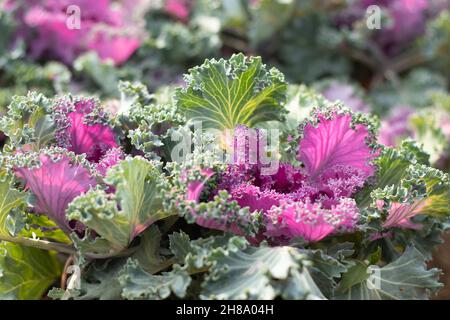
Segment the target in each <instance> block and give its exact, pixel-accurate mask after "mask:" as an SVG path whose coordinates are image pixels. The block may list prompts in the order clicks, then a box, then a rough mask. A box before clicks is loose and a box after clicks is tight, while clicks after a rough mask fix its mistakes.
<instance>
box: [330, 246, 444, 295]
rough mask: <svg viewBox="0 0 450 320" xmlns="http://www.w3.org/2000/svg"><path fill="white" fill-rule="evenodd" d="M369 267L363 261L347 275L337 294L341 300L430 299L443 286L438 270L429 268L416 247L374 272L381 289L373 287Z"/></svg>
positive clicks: (410, 248) (373, 274)
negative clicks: (369, 284) (368, 281)
mask: <svg viewBox="0 0 450 320" xmlns="http://www.w3.org/2000/svg"><path fill="white" fill-rule="evenodd" d="M367 270H368V266H366V265H365V264H364V263H362V262H359V263H358V264H357V265H355V266H354V267H353V268H351V269H350V270H349V271H348V272H347V273H346V274H344V276H343V277H342V281H341V283H340V286H339V288H338V291H337V295H336V298H337V299H351V300H355V299H356V300H381V299H394V300H403V299H427V298H428V297H429V296H430V293H431V292H435V291H436V290H437V289H439V288H440V287H442V284H441V283H439V282H438V278H439V273H440V271H439V270H438V269H430V270H427V269H426V264H425V259H424V256H423V255H422V254H421V253H420V252H419V251H418V250H417V249H415V248H414V247H409V248H407V249H406V251H405V252H404V253H403V255H401V256H400V257H399V258H398V259H397V260H395V261H393V262H391V263H389V264H388V265H386V266H384V267H382V268H380V269H379V273H378V274H377V273H372V274H371V276H372V277H373V278H371V280H372V279H373V280H374V281H373V282H374V283H376V282H377V280H378V281H379V284H380V286H379V287H378V288H376V287H375V288H373V289H371V288H369V287H368V284H367V281H366V280H367V279H368V278H369V276H370V274H369V273H368V271H367Z"/></svg>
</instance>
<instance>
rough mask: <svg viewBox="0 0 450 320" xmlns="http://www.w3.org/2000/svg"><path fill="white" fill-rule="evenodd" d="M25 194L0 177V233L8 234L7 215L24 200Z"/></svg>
mask: <svg viewBox="0 0 450 320" xmlns="http://www.w3.org/2000/svg"><path fill="white" fill-rule="evenodd" d="M25 198H26V194H25V193H22V192H19V191H18V190H14V189H11V186H10V182H9V181H7V180H6V179H5V180H1V179H0V235H3V236H9V235H10V234H9V232H8V228H7V224H6V223H7V217H8V215H9V213H10V211H11V210H12V209H14V208H16V207H18V206H20V205H22V204H23V203H24V201H25Z"/></svg>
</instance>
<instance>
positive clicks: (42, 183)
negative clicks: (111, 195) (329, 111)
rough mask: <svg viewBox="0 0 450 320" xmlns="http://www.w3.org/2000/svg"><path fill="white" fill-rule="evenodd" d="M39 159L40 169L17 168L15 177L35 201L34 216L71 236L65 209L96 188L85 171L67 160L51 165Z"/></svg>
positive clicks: (42, 157) (62, 159)
mask: <svg viewBox="0 0 450 320" xmlns="http://www.w3.org/2000/svg"><path fill="white" fill-rule="evenodd" d="M39 159H40V161H41V166H40V167H39V168H33V169H29V168H16V169H15V171H16V174H17V176H18V177H19V178H21V179H23V180H24V182H25V187H26V188H27V189H30V190H31V191H32V192H33V194H34V196H35V197H36V204H35V210H36V212H37V213H42V214H45V215H47V216H48V217H49V218H50V219H51V220H53V221H55V222H56V223H57V224H58V226H59V227H60V228H61V229H62V230H63V231H65V232H66V233H71V232H72V228H71V226H70V225H69V221H67V219H66V209H67V207H68V205H69V203H70V202H72V200H73V199H75V197H77V196H79V195H80V194H82V193H84V192H86V191H88V190H89V189H90V188H91V187H93V186H95V185H96V181H95V179H93V178H92V177H91V175H90V173H89V171H88V170H87V169H86V168H84V167H82V166H81V165H73V164H71V162H70V160H69V158H67V157H62V158H61V159H60V160H57V161H54V160H52V159H51V158H50V157H49V156H47V155H41V156H40V157H39Z"/></svg>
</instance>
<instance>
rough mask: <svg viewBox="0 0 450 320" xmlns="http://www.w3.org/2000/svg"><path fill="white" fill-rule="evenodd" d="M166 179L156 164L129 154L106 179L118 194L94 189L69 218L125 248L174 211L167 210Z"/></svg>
mask: <svg viewBox="0 0 450 320" xmlns="http://www.w3.org/2000/svg"><path fill="white" fill-rule="evenodd" d="M165 179H166V178H165V177H164V174H163V173H161V172H160V170H159V168H158V167H157V166H156V164H155V163H153V162H150V161H147V160H146V159H144V158H142V157H134V158H131V157H129V158H127V159H125V160H123V161H121V162H120V163H119V164H118V165H116V166H115V167H113V168H111V169H110V170H109V171H108V176H107V177H106V178H105V182H106V183H107V184H109V185H111V186H113V187H115V189H116V192H115V194H114V196H110V195H108V194H106V192H104V191H101V190H91V191H89V192H87V193H86V194H84V195H81V196H79V197H77V198H76V199H74V201H72V203H71V204H70V205H69V208H68V210H67V212H68V213H67V214H68V217H69V219H76V220H80V221H81V222H83V223H84V224H85V225H87V226H88V227H90V228H92V229H94V230H95V231H96V232H97V233H98V234H99V235H101V236H102V237H103V238H105V239H106V240H108V241H109V242H110V243H111V244H112V246H113V247H114V248H115V250H122V249H124V248H126V247H127V246H128V245H129V244H130V242H131V241H132V240H133V239H134V238H135V237H136V236H137V235H138V234H140V233H141V232H143V231H144V230H145V229H146V228H147V227H148V226H150V225H151V224H153V223H154V222H155V221H157V220H160V219H163V218H166V217H168V216H170V215H171V214H172V213H171V212H168V211H166V210H164V205H163V198H164V194H165V191H164V190H166V189H165V188H166V187H167V185H166V182H167V181H166V180H165Z"/></svg>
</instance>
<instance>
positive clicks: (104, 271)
mask: <svg viewBox="0 0 450 320" xmlns="http://www.w3.org/2000/svg"><path fill="white" fill-rule="evenodd" d="M123 266H124V260H123V259H122V260H108V261H106V262H103V261H101V262H94V263H92V264H91V265H90V266H89V268H88V269H87V270H86V271H84V272H83V273H82V278H81V282H80V289H79V290H73V291H72V292H70V295H69V298H70V299H74V300H97V299H98V300H118V299H120V298H121V296H120V295H121V292H122V287H121V286H120V283H119V281H118V275H119V272H120V271H121V270H122V268H123ZM58 296H61V293H60V292H58V290H55V291H54V292H53V297H55V298H60V297H58Z"/></svg>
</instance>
